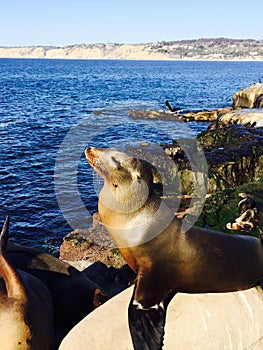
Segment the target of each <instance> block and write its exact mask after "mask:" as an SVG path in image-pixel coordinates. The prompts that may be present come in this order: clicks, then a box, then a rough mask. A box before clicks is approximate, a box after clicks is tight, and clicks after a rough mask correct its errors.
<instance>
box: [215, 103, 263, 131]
mask: <svg viewBox="0 0 263 350" xmlns="http://www.w3.org/2000/svg"><path fill="white" fill-rule="evenodd" d="M232 124H240V125H244V126H247V127H263V108H253V109H239V110H233V111H230V112H228V113H226V114H224V115H222V116H220V118H219V119H218V126H219V127H225V126H229V125H232Z"/></svg>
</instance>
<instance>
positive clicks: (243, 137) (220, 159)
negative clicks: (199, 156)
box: [198, 125, 263, 193]
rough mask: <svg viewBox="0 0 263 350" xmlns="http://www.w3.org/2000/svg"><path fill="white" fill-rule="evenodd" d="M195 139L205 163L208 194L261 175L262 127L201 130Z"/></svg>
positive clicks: (262, 163)
mask: <svg viewBox="0 0 263 350" xmlns="http://www.w3.org/2000/svg"><path fill="white" fill-rule="evenodd" d="M198 140H199V142H200V144H201V145H202V147H203V149H204V152H205V157H206V161H207V164H208V175H209V192H210V193H211V192H216V191H221V190H224V189H226V188H234V187H235V186H238V185H242V184H244V183H248V182H251V181H254V180H257V179H258V178H260V177H262V176H263V128H246V127H244V126H241V125H232V126H229V127H226V128H221V129H217V130H209V131H204V132H202V133H201V134H200V135H199V137H198Z"/></svg>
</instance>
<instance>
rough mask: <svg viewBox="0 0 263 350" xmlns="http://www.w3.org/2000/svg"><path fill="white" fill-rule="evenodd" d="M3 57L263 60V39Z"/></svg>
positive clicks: (77, 48)
mask: <svg viewBox="0 0 263 350" xmlns="http://www.w3.org/2000/svg"><path fill="white" fill-rule="evenodd" d="M0 57H10V58H11V57H12V58H16V57H20V58H63V59H64V58H71V59H122V60H125V59H129V60H134V59H136V60H170V59H173V60H253V61H254V60H257V61H262V60H263V40H252V39H246V40H241V39H240V40H239V39H226V38H217V39H195V40H179V41H169V42H166V41H162V42H157V43H146V44H114V43H108V44H88V45H87V44H80V45H71V46H64V47H51V46H44V47H41V46H32V47H14V48H11V47H0Z"/></svg>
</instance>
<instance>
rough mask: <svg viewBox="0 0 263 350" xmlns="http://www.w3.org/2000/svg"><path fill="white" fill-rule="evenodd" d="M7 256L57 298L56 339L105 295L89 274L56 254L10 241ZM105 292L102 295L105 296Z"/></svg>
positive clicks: (55, 309) (55, 303)
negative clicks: (58, 257)
mask: <svg viewBox="0 0 263 350" xmlns="http://www.w3.org/2000/svg"><path fill="white" fill-rule="evenodd" d="M7 256H8V259H9V260H10V262H11V263H12V265H13V266H14V267H15V268H16V269H20V270H23V271H25V273H28V274H30V275H32V276H35V277H36V278H37V279H39V280H40V281H41V282H43V283H44V284H45V287H47V288H48V290H49V292H50V294H51V296H52V299H53V301H54V322H55V331H56V343H57V344H59V343H60V342H61V340H62V339H63V337H64V336H65V335H66V334H67V333H68V332H69V331H70V329H71V328H72V327H73V326H75V325H76V324H77V323H78V322H80V321H81V320H82V319H83V318H84V317H85V316H87V315H88V314H89V313H90V312H91V311H93V310H94V309H95V308H96V307H97V306H99V305H97V304H96V303H97V302H99V303H100V302H101V300H102V299H104V300H103V301H105V295H104V294H103V292H102V291H101V290H100V289H99V287H98V286H97V285H96V283H94V282H92V281H91V280H90V279H89V278H88V277H86V276H85V275H84V274H83V273H81V272H80V271H78V270H77V269H75V268H74V267H73V266H70V265H69V264H67V263H65V262H63V261H61V260H59V259H57V258H56V257H54V256H52V255H50V254H47V253H43V252H40V251H38V250H36V249H32V248H29V247H24V246H19V245H15V244H12V243H9V244H8V246H7ZM101 296H102V297H101Z"/></svg>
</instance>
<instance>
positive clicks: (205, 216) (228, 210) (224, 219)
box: [196, 179, 263, 237]
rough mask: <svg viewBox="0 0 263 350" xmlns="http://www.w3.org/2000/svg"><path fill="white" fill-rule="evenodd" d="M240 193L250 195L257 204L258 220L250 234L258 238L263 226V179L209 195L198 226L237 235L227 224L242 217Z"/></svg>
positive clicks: (197, 223) (255, 221)
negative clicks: (239, 204)
mask: <svg viewBox="0 0 263 350" xmlns="http://www.w3.org/2000/svg"><path fill="white" fill-rule="evenodd" d="M240 193H246V194H248V195H249V196H250V197H251V198H252V199H253V201H254V202H255V203H256V204H255V205H256V208H257V218H256V220H254V224H255V228H254V229H253V230H252V231H250V232H249V234H250V235H253V236H256V237H258V236H259V235H260V229H261V228H262V225H263V179H260V180H259V181H255V182H250V183H247V184H244V185H241V186H236V187H235V188H232V189H226V190H223V191H220V192H217V193H213V194H211V195H209V196H208V198H207V199H206V202H205V204H204V207H203V210H202V213H201V214H200V215H199V217H198V220H197V222H196V225H197V226H200V227H209V228H211V229H213V230H218V231H221V232H226V233H230V234H237V231H230V230H229V229H227V224H228V223H229V222H233V221H234V220H235V219H236V217H238V216H239V215H240V211H239V206H238V203H239V202H240Z"/></svg>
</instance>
